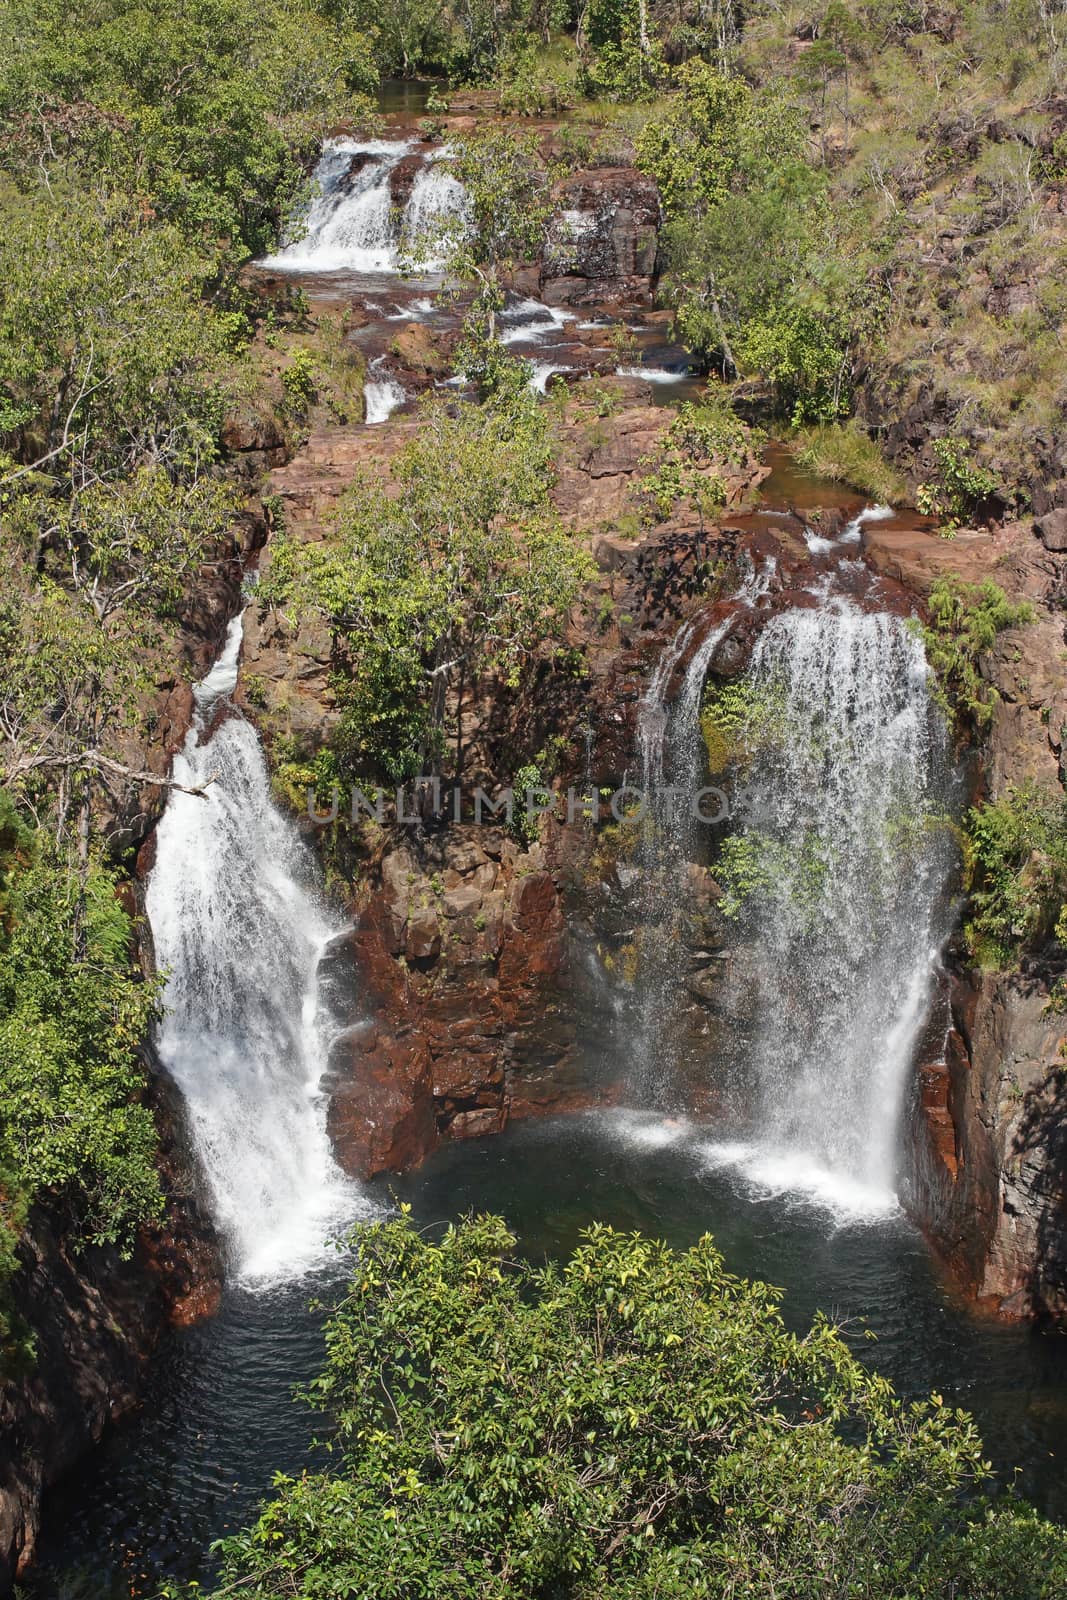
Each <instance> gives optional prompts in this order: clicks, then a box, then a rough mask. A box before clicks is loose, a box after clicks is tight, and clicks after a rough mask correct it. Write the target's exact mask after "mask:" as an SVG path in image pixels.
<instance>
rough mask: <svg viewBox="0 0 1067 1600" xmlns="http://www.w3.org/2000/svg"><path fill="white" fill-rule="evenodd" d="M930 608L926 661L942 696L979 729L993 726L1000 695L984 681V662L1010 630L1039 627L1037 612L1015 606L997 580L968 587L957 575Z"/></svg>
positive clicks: (940, 585) (941, 586)
mask: <svg viewBox="0 0 1067 1600" xmlns="http://www.w3.org/2000/svg"><path fill="white" fill-rule="evenodd" d="M927 607H928V610H929V614H930V620H929V622H928V623H927V624H926V625H925V626H924V627H923V630H922V633H923V640H924V643H925V645H926V659H927V660H928V661H929V663H930V666H931V667H932V668H933V670H934V672H935V674H936V675H937V680H938V684H939V687H940V690H941V693H942V695H943V696H944V697H945V700H946V702H947V704H948V705H949V706H950V707H951V708H952V710H953V711H954V712H955V714H956V716H957V717H958V718H960V719H964V718H966V719H969V720H970V721H971V722H973V723H974V724H975V726H976V727H978V728H979V729H982V728H985V727H988V725H989V723H990V722H991V721H992V718H993V712H994V711H995V709H996V706H997V702H998V699H999V696H998V694H997V691H996V689H995V688H994V687H993V685H992V684H990V683H987V682H986V681H985V680H984V679H983V677H982V675H981V672H980V671H979V658H980V656H981V654H982V652H983V650H988V649H989V648H990V647H991V646H992V645H993V644H994V643H995V641H996V637H997V634H998V633H1001V632H1002V631H1003V630H1004V629H1005V628H1020V627H1024V626H1025V625H1026V624H1027V623H1028V622H1033V621H1034V609H1033V607H1032V606H1031V605H1030V604H1029V603H1028V602H1027V601H1025V600H1023V601H1019V602H1018V603H1016V604H1013V603H1012V602H1011V601H1009V600H1008V598H1007V596H1006V595H1005V593H1004V591H1003V589H1002V588H1001V587H1000V585H999V584H996V583H994V582H993V580H992V578H986V579H984V580H983V581H982V582H981V583H964V582H963V580H962V579H961V578H959V577H957V575H956V574H955V573H949V574H948V576H947V577H944V578H938V579H937V581H936V582H935V583H934V585H933V587H932V588H931V590H930V596H929V599H928V601H927Z"/></svg>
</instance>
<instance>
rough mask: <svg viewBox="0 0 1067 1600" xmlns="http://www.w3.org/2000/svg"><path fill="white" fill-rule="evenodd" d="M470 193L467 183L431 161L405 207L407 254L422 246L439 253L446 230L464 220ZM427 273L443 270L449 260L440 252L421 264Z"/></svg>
mask: <svg viewBox="0 0 1067 1600" xmlns="http://www.w3.org/2000/svg"><path fill="white" fill-rule="evenodd" d="M466 202H467V196H466V192H465V190H464V188H463V185H462V184H461V183H460V182H459V180H458V179H457V178H454V177H453V176H452V174H451V173H450V172H448V171H447V170H445V169H444V168H442V167H439V166H438V165H437V164H436V162H431V163H430V164H429V165H428V166H425V167H423V168H422V169H421V171H419V172H417V173H416V174H415V182H414V183H413V184H412V186H411V195H410V197H409V199H408V203H407V205H406V206H405V207H404V215H403V218H402V221H401V226H400V236H401V240H402V247H403V249H404V250H405V252H406V253H407V254H409V255H410V254H411V253H412V252H417V251H418V250H419V249H420V248H424V249H425V248H428V249H430V250H431V251H434V250H435V249H436V250H437V251H438V252H439V251H440V248H441V246H442V245H443V244H444V239H443V238H442V237H441V236H442V234H443V233H445V232H447V231H449V230H451V229H453V228H454V227H456V226H457V225H458V224H460V223H461V222H462V218H463V214H464V211H465V208H466ZM419 265H420V266H421V267H422V270H423V271H424V272H441V271H443V270H444V266H445V262H444V260H443V259H442V258H441V256H440V254H439V253H438V254H431V256H430V258H429V260H426V261H423V262H421V263H419Z"/></svg>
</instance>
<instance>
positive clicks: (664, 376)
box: [615, 367, 689, 383]
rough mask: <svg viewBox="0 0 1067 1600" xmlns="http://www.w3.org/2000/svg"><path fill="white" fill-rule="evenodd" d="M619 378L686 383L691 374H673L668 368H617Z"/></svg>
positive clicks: (648, 381) (647, 381)
mask: <svg viewBox="0 0 1067 1600" xmlns="http://www.w3.org/2000/svg"><path fill="white" fill-rule="evenodd" d="M615 376H616V377H617V378H644V380H645V382H646V383H684V382H685V380H686V379H687V378H688V377H689V373H688V372H685V371H682V372H672V371H671V370H670V368H668V367H616V368H615Z"/></svg>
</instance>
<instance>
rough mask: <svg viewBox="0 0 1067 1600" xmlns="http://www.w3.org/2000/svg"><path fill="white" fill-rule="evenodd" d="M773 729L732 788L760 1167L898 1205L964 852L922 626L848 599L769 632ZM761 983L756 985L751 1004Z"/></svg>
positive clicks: (800, 614) (852, 1196) (797, 613)
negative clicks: (953, 824)
mask: <svg viewBox="0 0 1067 1600" xmlns="http://www.w3.org/2000/svg"><path fill="white" fill-rule="evenodd" d="M748 690H749V692H750V694H751V696H752V697H753V700H754V703H756V704H758V705H759V706H760V707H761V708H762V709H761V711H760V723H761V728H762V732H761V734H760V736H759V738H758V739H757V740H756V742H755V745H756V747H755V749H754V751H753V753H752V759H751V763H750V765H749V768H748V771H747V774H746V775H745V777H744V779H743V780H742V781H740V782H739V784H738V787H737V790H736V793H735V796H734V802H733V817H734V836H733V846H734V852H735V853H734V856H733V860H734V862H735V864H736V863H740V864H741V874H742V877H743V878H745V879H746V880H747V884H748V889H749V891H750V892H749V893H747V894H746V895H744V896H743V898H742V907H743V909H742V913H741V930H742V931H741V937H742V938H743V939H744V940H745V941H746V948H745V950H744V952H743V955H742V959H741V961H740V967H741V969H742V970H743V971H744V972H745V973H746V974H747V975H748V976H749V980H750V982H751V983H752V984H753V985H754V988H755V991H756V996H755V997H756V999H757V1005H756V1007H755V1013H754V1014H755V1016H756V1019H757V1021H756V1026H755V1035H754V1037H753V1038H752V1040H751V1044H750V1054H751V1061H750V1067H751V1075H752V1080H753V1084H754V1088H755V1094H756V1104H755V1106H754V1107H753V1112H754V1121H755V1124H756V1126H757V1127H758V1129H759V1142H758V1144H757V1145H756V1146H754V1147H748V1148H747V1149H744V1150H737V1151H734V1152H733V1159H735V1160H737V1161H738V1162H739V1163H740V1164H741V1165H742V1167H743V1168H744V1169H746V1170H748V1171H749V1172H750V1174H751V1175H752V1176H753V1177H755V1178H757V1179H759V1180H760V1181H765V1182H769V1183H771V1184H772V1185H774V1186H776V1187H781V1188H800V1189H809V1190H812V1191H813V1192H815V1193H817V1194H819V1195H821V1196H823V1197H824V1198H826V1199H828V1200H830V1201H831V1202H839V1203H841V1204H844V1205H847V1206H852V1207H854V1208H857V1209H872V1208H873V1209H877V1208H878V1207H879V1206H884V1205H887V1204H888V1205H891V1204H892V1197H893V1192H894V1183H895V1176H896V1152H897V1135H898V1129H899V1121H900V1112H901V1103H902V1098H903V1094H904V1089H905V1084H906V1079H907V1071H908V1066H909V1063H910V1058H911V1053H912V1050H913V1048H914V1044H915V1040H916V1037H917V1034H918V1031H919V1029H920V1027H921V1025H922V1021H923V1016H924V1012H925V1009H926V1005H927V1002H928V999H929V990H930V984H931V979H932V974H933V970H934V963H935V960H936V956H937V951H938V948H939V945H940V943H941V940H942V938H943V936H944V933H945V932H946V931H947V929H946V928H945V926H944V925H943V924H944V921H945V916H946V912H945V908H944V905H943V898H942V890H943V887H944V883H945V880H946V875H947V873H948V871H949V869H950V866H951V862H952V844H951V832H950V829H949V828H948V827H947V826H946V825H945V811H946V805H947V801H948V794H949V788H948V784H949V771H948V762H947V756H946V750H945V741H944V730H943V725H942V722H941V718H940V715H939V713H938V711H937V709H936V707H935V706H934V704H933V702H932V699H931V695H930V690H929V671H928V668H927V665H926V659H925V655H924V652H923V648H922V644H921V642H920V640H919V639H918V638H917V637H916V636H915V634H914V633H913V632H912V631H911V630H910V629H909V628H908V626H907V624H906V623H904V622H903V621H901V620H900V619H899V618H897V617H894V616H889V615H885V614H871V613H867V612H863V611H861V610H860V609H859V608H858V607H856V606H855V605H853V604H851V603H850V602H848V601H846V600H844V599H842V598H833V599H830V600H828V601H827V602H824V603H823V604H822V605H820V606H818V607H817V608H812V609H800V608H797V609H793V610H789V611H787V612H784V613H783V614H782V615H780V616H778V617H776V618H774V619H773V620H772V621H771V622H770V623H769V624H768V626H767V627H766V628H765V629H764V631H763V633H762V634H761V636H760V638H759V640H758V641H757V645H756V648H755V651H754V654H753V659H752V663H751V667H750V670H749V674H748ZM751 999H752V996H751V995H749V996H747V1002H748V1003H749V1004H750V1003H751Z"/></svg>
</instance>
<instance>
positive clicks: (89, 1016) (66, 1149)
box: [0, 793, 160, 1323]
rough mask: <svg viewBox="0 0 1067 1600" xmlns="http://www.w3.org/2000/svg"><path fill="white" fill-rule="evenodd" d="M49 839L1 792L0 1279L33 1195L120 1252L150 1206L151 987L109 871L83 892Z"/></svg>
mask: <svg viewBox="0 0 1067 1600" xmlns="http://www.w3.org/2000/svg"><path fill="white" fill-rule="evenodd" d="M49 849H50V846H49V845H48V844H47V842H45V841H42V840H41V839H39V838H38V837H37V836H36V834H35V833H34V832H33V831H32V830H30V829H28V828H27V827H26V826H25V824H23V823H22V822H20V820H19V819H18V816H17V814H16V812H15V809H14V807H13V805H12V804H11V801H10V799H9V797H8V796H7V795H6V794H2V793H0V1281H2V1280H3V1278H4V1276H5V1275H6V1274H10V1273H11V1272H12V1271H13V1270H14V1268H15V1265H16V1261H15V1257H14V1254H13V1250H14V1244H15V1242H16V1240H17V1237H18V1233H19V1231H20V1229H21V1226H22V1223H23V1221H24V1219H25V1215H26V1212H27V1209H28V1207H29V1206H30V1205H31V1204H32V1203H33V1202H34V1201H35V1200H37V1199H39V1198H42V1197H45V1196H47V1197H48V1198H49V1200H50V1202H51V1203H52V1205H53V1206H55V1207H58V1208H59V1211H60V1215H61V1216H62V1217H63V1219H64V1220H65V1222H66V1224H67V1227H66V1237H67V1238H68V1240H69V1241H70V1242H71V1243H72V1244H73V1245H74V1247H75V1248H79V1247H81V1246H84V1245H88V1244H105V1243H110V1244H117V1245H118V1246H119V1247H120V1248H121V1249H123V1250H127V1249H128V1248H129V1247H130V1246H131V1244H132V1241H133V1235H134V1232H135V1230H136V1227H137V1225H138V1223H140V1222H143V1221H145V1220H147V1219H148V1218H150V1217H152V1216H154V1215H155V1214H156V1212H157V1211H158V1208H159V1205H160V1196H159V1179H158V1175H157V1172H156V1166H155V1151H156V1129H155V1123H154V1121H153V1118H152V1114H151V1112H150V1111H148V1110H147V1109H146V1108H145V1107H144V1106H142V1105H140V1104H138V1103H137V1099H138V1096H139V1094H140V1092H141V1090H142V1089H143V1086H144V1075H143V1072H142V1069H141V1067H140V1064H139V1062H138V1057H137V1051H138V1047H139V1045H140V1043H141V1041H142V1039H143V1038H144V1036H145V1032H146V1030H147V1028H148V1025H149V1022H150V1021H151V1019H152V1017H153V1015H154V1013H155V1008H156V1003H157V994H158V991H157V987H156V986H155V985H154V984H151V983H146V982H144V981H142V979H141V976H140V973H139V972H137V971H136V970H135V969H134V967H133V962H132V954H131V933H132V930H131V926H130V920H129V918H128V917H127V915H126V913H125V912H124V911H123V909H122V907H121V906H120V905H119V902H118V900H117V899H116V897H115V882H114V879H113V878H112V877H111V876H110V875H109V874H107V873H106V872H104V871H103V870H102V869H100V868H96V869H95V870H93V871H91V872H90V874H89V876H88V879H87V882H86V885H85V891H84V897H83V896H82V894H81V892H80V890H79V887H78V884H77V882H76V880H74V879H73V878H68V877H67V875H66V873H65V871H64V869H63V866H62V864H61V863H58V862H55V861H53V860H51V859H50V855H49ZM2 1320H3V1319H2V1317H0V1323H2Z"/></svg>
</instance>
